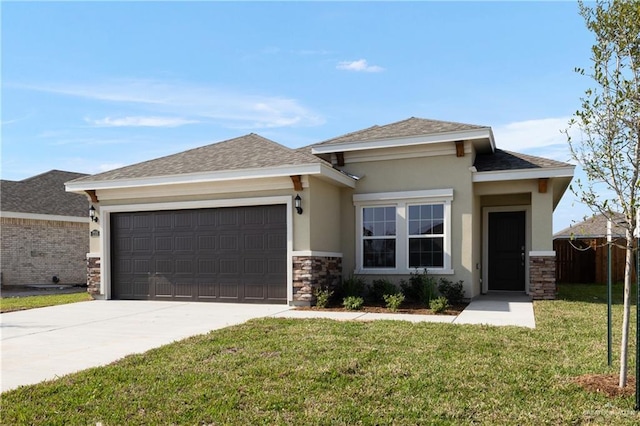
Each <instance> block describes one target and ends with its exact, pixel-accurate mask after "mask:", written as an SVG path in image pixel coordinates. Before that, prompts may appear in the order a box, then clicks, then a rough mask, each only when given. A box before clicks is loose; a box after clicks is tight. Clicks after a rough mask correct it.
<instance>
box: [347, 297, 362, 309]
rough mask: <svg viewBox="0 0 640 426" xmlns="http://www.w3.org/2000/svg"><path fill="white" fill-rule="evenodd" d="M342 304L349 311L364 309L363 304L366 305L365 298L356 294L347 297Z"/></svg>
mask: <svg viewBox="0 0 640 426" xmlns="http://www.w3.org/2000/svg"><path fill="white" fill-rule="evenodd" d="M342 305H343V306H344V307H345V309H346V310H347V311H359V310H360V309H362V305H364V299H363V298H362V297H356V296H349V297H345V298H344V300H343V301H342Z"/></svg>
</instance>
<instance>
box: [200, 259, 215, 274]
mask: <svg viewBox="0 0 640 426" xmlns="http://www.w3.org/2000/svg"><path fill="white" fill-rule="evenodd" d="M216 265H217V262H216V260H215V259H198V276H206V275H213V274H216V273H217V272H218V269H217V268H216Z"/></svg>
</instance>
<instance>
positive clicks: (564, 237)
mask: <svg viewBox="0 0 640 426" xmlns="http://www.w3.org/2000/svg"><path fill="white" fill-rule="evenodd" d="M621 220H624V216H623V215H622V214H620V213H617V214H615V215H614V220H613V221H612V226H611V236H612V242H613V245H612V247H611V279H612V281H613V282H614V283H616V282H623V281H624V269H625V256H626V250H625V248H624V247H625V244H626V238H625V230H624V228H623V227H621V226H619V225H618V224H617V222H619V221H621ZM553 249H554V250H555V252H556V281H557V282H558V283H601V284H605V283H606V282H607V273H608V256H609V254H608V253H609V250H608V247H607V218H606V217H605V216H604V215H602V214H599V215H595V216H592V217H590V218H588V219H585V220H584V221H582V222H580V223H577V224H574V225H572V226H570V227H568V228H565V229H563V230H562V231H559V232H557V233H555V234H554V235H553ZM634 276H635V275H634ZM634 279H635V278H634Z"/></svg>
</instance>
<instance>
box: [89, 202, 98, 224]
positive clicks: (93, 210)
mask: <svg viewBox="0 0 640 426" xmlns="http://www.w3.org/2000/svg"><path fill="white" fill-rule="evenodd" d="M89 218H90V219H91V220H92V221H94V222H97V221H98V215H97V214H96V208H95V207H93V204H92V205H91V207H89Z"/></svg>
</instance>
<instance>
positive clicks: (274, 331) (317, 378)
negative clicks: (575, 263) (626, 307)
mask: <svg viewBox="0 0 640 426" xmlns="http://www.w3.org/2000/svg"><path fill="white" fill-rule="evenodd" d="M563 294H565V295H566V294H569V295H570V294H571V291H569V292H565V293H563ZM573 299H575V298H573ZM535 311H536V321H537V328H536V329H533V330H532V329H525V328H517V327H491V326H475V325H452V324H435V323H420V324H411V323H408V322H394V321H373V322H338V321H331V320H292V319H263V320H254V321H251V322H248V323H246V324H243V325H240V326H236V327H230V328H227V329H224V330H219V331H215V332H212V333H209V334H207V335H203V336H197V337H193V338H190V339H187V340H184V341H181V342H177V343H174V344H171V345H167V346H164V347H161V348H158V349H155V350H152V351H149V352H147V353H145V354H141V355H133V356H129V357H127V358H125V359H123V360H121V361H119V362H116V363H113V364H111V365H109V366H106V367H102V368H94V369H90V370H86V371H84V372H80V373H77V374H73V375H69V376H66V377H63V378H61V379H58V380H55V381H52V382H48V383H43V384H39V385H33V386H26V387H22V388H19V389H16V390H14V391H9V392H6V393H4V394H2V408H1V412H0V414H1V416H0V418H1V422H2V423H3V424H11V425H16V424H47V425H53V424H94V425H95V424H97V423H101V424H102V425H104V426H107V425H123V424H191V425H196V424H198V425H203V424H204V425H209V424H296V425H298V424H358V423H360V424H452V425H458V424H491V425H495V424H535V425H537V424H585V423H586V424H616V425H620V424H629V425H631V424H638V423H639V422H640V415H638V414H636V412H635V411H633V407H634V398H633V396H621V397H615V398H612V397H608V396H606V395H604V394H601V393H597V392H588V391H585V390H584V389H582V388H581V387H580V386H578V385H577V384H575V383H574V382H573V380H572V379H573V378H575V377H577V376H581V375H584V374H591V373H600V374H612V373H613V374H615V372H616V367H614V368H608V367H607V363H606V305H605V304H602V303H593V299H590V300H589V301H586V302H585V301H575V300H557V301H545V302H536V303H535ZM620 317H621V306H620V305H616V306H615V315H614V318H615V320H616V324H615V328H614V330H615V332H616V336H617V337H618V338H619V336H618V335H619V328H620ZM633 322H634V323H635V321H633ZM132 326H135V325H134V324H132ZM614 347H615V348H616V351H617V350H618V348H619V343H618V342H616V344H615V345H614ZM615 358H616V357H614V359H615ZM630 359H631V360H633V359H634V353H633V351H632V353H631V356H630ZM630 371H634V366H633V363H632V364H631V365H630Z"/></svg>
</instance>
